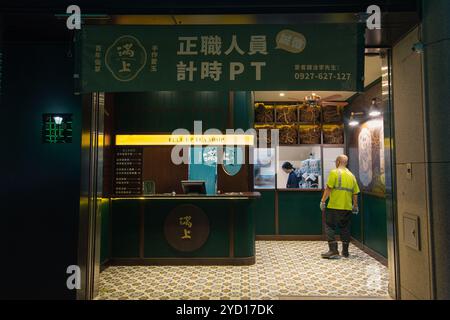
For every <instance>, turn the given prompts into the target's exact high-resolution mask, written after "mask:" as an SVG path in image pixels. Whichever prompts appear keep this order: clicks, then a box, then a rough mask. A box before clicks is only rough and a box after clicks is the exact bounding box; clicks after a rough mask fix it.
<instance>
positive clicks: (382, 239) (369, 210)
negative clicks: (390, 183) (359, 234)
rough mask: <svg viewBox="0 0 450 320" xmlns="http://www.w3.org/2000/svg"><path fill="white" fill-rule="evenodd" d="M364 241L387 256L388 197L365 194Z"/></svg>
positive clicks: (363, 204)
mask: <svg viewBox="0 0 450 320" xmlns="http://www.w3.org/2000/svg"><path fill="white" fill-rule="evenodd" d="M362 214H363V218H362V219H363V230H364V231H363V237H364V238H363V243H364V244H365V245H366V246H367V247H369V248H371V249H372V250H374V251H376V252H378V253H379V254H381V255H382V256H383V257H387V220H386V219H387V217H386V199H385V198H382V197H378V196H373V195H368V194H363V200H362Z"/></svg>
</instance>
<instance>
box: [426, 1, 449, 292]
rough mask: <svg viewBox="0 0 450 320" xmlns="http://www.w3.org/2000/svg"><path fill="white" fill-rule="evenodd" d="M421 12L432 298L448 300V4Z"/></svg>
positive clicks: (431, 4)
mask: <svg viewBox="0 0 450 320" xmlns="http://www.w3.org/2000/svg"><path fill="white" fill-rule="evenodd" d="M422 9H423V20H422V42H423V43H424V44H425V51H424V60H423V62H424V68H423V71H424V95H425V98H424V103H425V108H424V116H425V123H426V128H425V130H426V158H425V161H426V166H427V169H428V179H427V180H428V181H427V189H428V192H429V208H430V238H431V239H430V240H431V258H432V274H433V276H432V280H433V284H434V298H436V299H450V250H449V248H450V151H449V150H450V129H449V128H450V1H448V0H423V1H422Z"/></svg>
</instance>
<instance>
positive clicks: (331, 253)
mask: <svg viewBox="0 0 450 320" xmlns="http://www.w3.org/2000/svg"><path fill="white" fill-rule="evenodd" d="M328 248H329V250H328V252H326V253H323V254H322V258H324V259H339V251H338V245H337V242H328Z"/></svg>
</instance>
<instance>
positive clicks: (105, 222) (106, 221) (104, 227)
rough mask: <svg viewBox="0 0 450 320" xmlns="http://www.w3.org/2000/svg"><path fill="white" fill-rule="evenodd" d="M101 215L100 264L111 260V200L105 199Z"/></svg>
mask: <svg viewBox="0 0 450 320" xmlns="http://www.w3.org/2000/svg"><path fill="white" fill-rule="evenodd" d="M100 215H101V216H100V217H101V222H100V223H101V235H100V263H105V262H106V261H107V260H108V259H109V258H111V232H110V231H111V229H110V228H111V212H110V200H109V199H104V200H103V201H102V203H101V207H100Z"/></svg>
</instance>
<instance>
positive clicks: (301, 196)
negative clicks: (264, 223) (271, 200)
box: [278, 192, 322, 235]
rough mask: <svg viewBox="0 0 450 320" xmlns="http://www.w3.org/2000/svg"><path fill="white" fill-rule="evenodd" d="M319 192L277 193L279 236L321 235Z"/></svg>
mask: <svg viewBox="0 0 450 320" xmlns="http://www.w3.org/2000/svg"><path fill="white" fill-rule="evenodd" d="M321 196H322V195H321V193H320V192H279V194H278V217H279V218H278V219H279V226H280V234H281V235H321V234H322V212H321V211H320V208H319V203H320V198H321Z"/></svg>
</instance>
